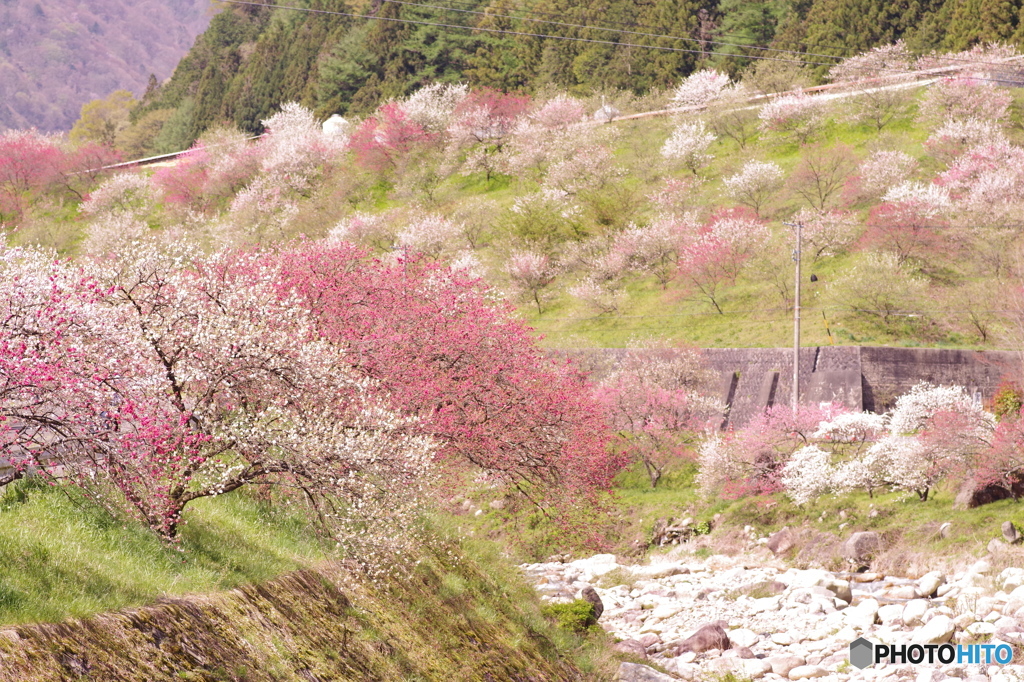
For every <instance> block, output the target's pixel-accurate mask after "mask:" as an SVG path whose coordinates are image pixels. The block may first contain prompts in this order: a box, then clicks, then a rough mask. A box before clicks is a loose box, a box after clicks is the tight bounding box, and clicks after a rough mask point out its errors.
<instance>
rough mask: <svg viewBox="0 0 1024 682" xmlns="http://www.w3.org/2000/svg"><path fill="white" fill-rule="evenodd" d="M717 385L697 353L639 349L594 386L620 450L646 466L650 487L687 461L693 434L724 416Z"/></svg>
mask: <svg viewBox="0 0 1024 682" xmlns="http://www.w3.org/2000/svg"><path fill="white" fill-rule="evenodd" d="M713 383H714V381H713V375H712V373H711V372H710V371H709V370H708V369H707V368H706V367H705V365H704V362H703V360H702V359H701V357H700V355H699V354H698V353H697V352H696V351H693V350H688V349H659V348H654V347H643V346H641V347H639V348H636V349H630V350H627V351H626V352H625V353H624V354H622V355H621V356H619V357H617V358H616V360H615V365H614V369H612V370H611V371H610V372H608V373H606V374H605V375H604V376H603V377H602V379H601V381H600V383H598V385H597V386H596V387H595V395H596V396H597V399H598V400H599V401H600V402H601V404H602V405H603V406H604V408H605V410H606V411H607V414H608V419H609V421H610V423H611V426H612V428H613V429H615V430H616V442H617V444H618V446H619V447H620V448H622V449H623V451H625V452H627V453H628V454H629V455H630V456H631V457H632V458H633V459H635V460H638V461H640V462H642V463H643V465H644V469H645V470H646V471H647V475H648V478H649V479H650V482H651V487H652V488H654V487H657V485H658V481H659V480H660V479H661V477H662V475H663V474H664V472H665V468H666V467H667V466H669V465H670V464H671V463H672V462H675V461H679V460H680V459H681V458H683V457H685V454H684V453H685V452H686V450H687V449H688V447H689V446H690V443H691V439H692V436H693V434H694V433H695V432H698V431H700V430H701V429H703V428H704V427H705V426H706V423H707V421H708V420H709V419H710V418H712V417H714V416H716V415H721V412H722V408H723V406H722V405H721V404H720V403H719V402H718V401H717V400H716V399H714V398H712V397H711V390H712V385H713Z"/></svg>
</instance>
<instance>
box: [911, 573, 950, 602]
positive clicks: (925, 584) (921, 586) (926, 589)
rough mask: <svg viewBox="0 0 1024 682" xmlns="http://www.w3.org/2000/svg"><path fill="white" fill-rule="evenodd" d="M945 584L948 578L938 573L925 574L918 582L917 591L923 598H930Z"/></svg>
mask: <svg viewBox="0 0 1024 682" xmlns="http://www.w3.org/2000/svg"><path fill="white" fill-rule="evenodd" d="M945 582H946V576H944V575H942V574H941V573H939V572H938V571H932V572H930V573H925V574H924V575H923V576H921V579H920V580H918V581H917V591H918V592H920V593H921V596H922V597H929V596H931V595H932V594H933V593H934V592H935V590H937V589H939V586H940V585H942V584H943V583H945Z"/></svg>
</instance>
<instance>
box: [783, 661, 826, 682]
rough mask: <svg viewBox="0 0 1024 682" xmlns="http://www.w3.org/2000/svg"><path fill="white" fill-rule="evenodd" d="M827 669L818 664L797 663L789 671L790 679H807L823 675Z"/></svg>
mask: <svg viewBox="0 0 1024 682" xmlns="http://www.w3.org/2000/svg"><path fill="white" fill-rule="evenodd" d="M826 675H828V670H826V669H825V668H824V667H822V666H820V665H798V666H797V667H795V668H793V669H792V670H790V671H789V679H791V680H809V679H811V678H814V677H825V676H826Z"/></svg>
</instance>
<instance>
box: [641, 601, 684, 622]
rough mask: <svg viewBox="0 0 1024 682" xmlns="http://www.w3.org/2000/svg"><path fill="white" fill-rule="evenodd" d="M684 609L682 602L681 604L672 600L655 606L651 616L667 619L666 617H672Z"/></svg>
mask: <svg viewBox="0 0 1024 682" xmlns="http://www.w3.org/2000/svg"><path fill="white" fill-rule="evenodd" d="M682 610H683V605H682V604H680V603H679V602H670V603H667V604H661V605H659V606H657V607H655V608H654V610H653V611H651V615H650V616H649V617H650V618H658V619H660V620H665V619H666V618H671V617H672V616H674V615H676V614H677V613H679V612H680V611H682Z"/></svg>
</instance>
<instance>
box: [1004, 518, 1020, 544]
mask: <svg viewBox="0 0 1024 682" xmlns="http://www.w3.org/2000/svg"><path fill="white" fill-rule="evenodd" d="M1002 530H1003V538H1005V539H1006V541H1007V542H1009V543H1010V544H1011V545H1019V544H1020V543H1021V541H1022V540H1024V536H1022V535H1021V534H1020V531H1018V530H1017V526H1015V525H1013V521H1003V528H1002Z"/></svg>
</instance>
